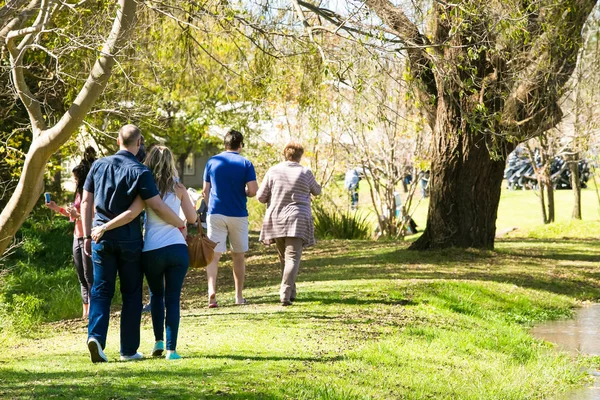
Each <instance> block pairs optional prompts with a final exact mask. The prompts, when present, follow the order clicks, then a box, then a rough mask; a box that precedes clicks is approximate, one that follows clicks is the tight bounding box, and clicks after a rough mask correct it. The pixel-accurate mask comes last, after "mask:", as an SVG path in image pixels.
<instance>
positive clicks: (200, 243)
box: [185, 221, 217, 268]
mask: <svg viewBox="0 0 600 400" xmlns="http://www.w3.org/2000/svg"><path fill="white" fill-rule="evenodd" d="M185 241H186V242H187V245H188V254H189V255H190V268H200V267H206V266H207V265H208V264H210V262H211V261H212V259H213V257H214V255H215V247H216V246H217V243H215V242H213V241H212V240H210V239H209V238H208V236H206V233H204V229H203V228H202V224H201V223H200V222H199V221H198V233H197V234H196V235H194V236H192V235H188V236H187V237H186V238H185Z"/></svg>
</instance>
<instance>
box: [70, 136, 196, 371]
mask: <svg viewBox="0 0 600 400" xmlns="http://www.w3.org/2000/svg"><path fill="white" fill-rule="evenodd" d="M141 137H142V134H141V132H140V130H139V128H138V127H137V126H135V125H125V126H124V127H122V128H121V130H120V131H119V137H118V139H117V143H118V145H119V149H120V150H119V151H118V152H117V154H115V155H113V156H109V157H105V158H102V159H100V160H98V161H96V162H95V163H94V164H93V165H92V168H91V170H90V172H89V174H88V176H87V178H86V180H85V184H84V186H83V199H82V203H81V215H82V222H83V234H84V251H85V253H86V254H88V255H91V257H92V263H93V265H94V285H93V286H92V293H91V296H90V314H89V323H88V342H87V345H88V350H89V351H90V357H91V359H92V362H93V363H97V362H106V361H108V359H107V357H106V355H105V354H104V348H105V346H106V335H107V332H108V322H109V319H110V303H111V300H112V298H113V295H114V293H115V284H116V280H117V274H118V275H119V280H120V283H121V284H120V289H121V297H122V300H123V305H122V308H121V360H122V361H131V360H138V359H140V358H142V355H141V354H140V353H138V352H137V350H138V347H139V345H140V321H141V316H142V266H141V264H140V260H141V255H142V230H141V226H140V221H139V219H138V218H134V219H133V220H132V221H131V222H129V223H128V224H126V225H123V226H121V227H119V228H116V229H113V230H110V231H105V232H104V233H103V235H102V238H101V239H99V240H98V242H94V243H92V240H91V232H92V209H95V214H94V218H93V226H94V227H96V226H104V224H105V223H107V222H109V221H110V220H111V219H113V218H115V217H116V216H117V215H119V214H121V213H122V212H124V211H126V210H127V209H128V208H129V206H131V203H133V200H134V199H135V198H136V197H137V196H140V197H141V198H142V199H143V200H144V202H145V203H146V206H147V207H150V208H152V209H153V210H154V211H155V212H156V213H157V214H158V215H159V216H160V217H161V218H162V219H163V220H164V221H165V222H167V223H169V224H171V225H174V226H177V227H179V228H180V229H183V228H184V227H185V223H184V221H182V220H181V219H180V218H179V216H178V215H177V214H175V213H174V212H173V211H172V210H171V209H170V208H169V206H167V205H166V204H165V203H164V202H163V201H162V200H161V198H160V195H159V193H158V189H157V188H156V183H155V182H154V177H153V176H152V172H151V171H150V170H149V169H148V167H146V166H145V165H143V164H141V163H140V162H139V161H138V160H137V159H136V158H135V156H136V154H137V153H138V151H139V149H140V145H141V140H142V139H141Z"/></svg>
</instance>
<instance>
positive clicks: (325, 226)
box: [313, 203, 371, 239]
mask: <svg viewBox="0 0 600 400" xmlns="http://www.w3.org/2000/svg"><path fill="white" fill-rule="evenodd" d="M313 216H314V219H315V235H316V236H317V237H319V238H321V239H369V238H370V232H371V226H370V224H369V220H368V215H367V214H365V213H361V212H344V211H339V210H331V209H327V208H325V207H324V206H323V205H322V204H319V203H313Z"/></svg>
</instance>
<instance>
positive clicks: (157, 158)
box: [144, 146, 179, 197]
mask: <svg viewBox="0 0 600 400" xmlns="http://www.w3.org/2000/svg"><path fill="white" fill-rule="evenodd" d="M144 165H146V166H147V167H148V168H150V171H152V175H154V180H155V181H156V186H157V187H158V191H159V192H160V197H164V196H165V195H166V194H167V193H168V192H173V191H174V188H175V183H176V182H177V181H178V180H179V175H178V174H177V168H176V167H175V157H173V153H172V152H171V150H170V149H169V148H168V147H166V146H153V147H152V149H150V152H149V153H148V155H147V156H146V160H145V161H144Z"/></svg>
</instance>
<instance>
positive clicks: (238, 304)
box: [235, 299, 248, 306]
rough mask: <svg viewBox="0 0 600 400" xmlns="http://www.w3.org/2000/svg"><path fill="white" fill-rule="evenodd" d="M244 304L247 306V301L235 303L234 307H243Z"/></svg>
mask: <svg viewBox="0 0 600 400" xmlns="http://www.w3.org/2000/svg"><path fill="white" fill-rule="evenodd" d="M246 304H248V300H246V299H242V302H241V303H235V305H236V306H245V305H246Z"/></svg>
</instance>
